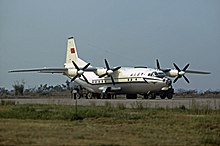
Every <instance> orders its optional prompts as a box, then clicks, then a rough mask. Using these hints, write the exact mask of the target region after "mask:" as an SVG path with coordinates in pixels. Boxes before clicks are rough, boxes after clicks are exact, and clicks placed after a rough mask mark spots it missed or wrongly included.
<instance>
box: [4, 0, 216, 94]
mask: <svg viewBox="0 0 220 146" xmlns="http://www.w3.org/2000/svg"><path fill="white" fill-rule="evenodd" d="M70 36H74V37H75V38H76V43H77V49H78V55H79V56H80V57H81V58H83V59H84V60H86V61H88V62H90V63H91V64H92V65H93V66H104V59H105V58H106V59H108V61H109V63H110V65H111V66H117V65H120V66H137V65H138V66H140V65H142V66H148V67H155V60H156V59H157V58H158V59H159V60H160V63H161V66H162V67H164V68H173V62H175V63H176V64H177V65H178V66H179V67H180V68H183V67H184V66H185V65H186V64H187V63H190V67H189V69H195V70H205V71H210V72H211V73H212V74H211V75H192V74H187V75H186V76H187V78H188V79H189V80H190V82H191V83H190V84H187V83H186V82H185V81H184V80H183V79H180V80H178V81H177V83H175V84H174V88H175V89H179V88H183V89H198V90H207V89H212V90H216V89H220V78H219V74H220V66H219V64H220V1H219V0H62V1H58V0H37V1H35V0H19V1H14V0H0V87H5V88H7V89H12V85H13V84H14V81H16V80H18V81H21V80H24V81H25V82H26V84H25V87H26V88H28V87H35V86H39V85H40V84H48V85H57V84H62V83H64V82H65V81H66V80H67V77H65V76H62V75H59V74H58V75H56V74H53V75H52V74H38V73H11V74H9V73H8V70H11V69H19V68H33V67H45V66H46V67H62V66H63V63H64V61H65V53H66V41H67V38H68V37H70Z"/></svg>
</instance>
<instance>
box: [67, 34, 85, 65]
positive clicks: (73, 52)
mask: <svg viewBox="0 0 220 146" xmlns="http://www.w3.org/2000/svg"><path fill="white" fill-rule="evenodd" d="M72 61H74V62H75V63H76V64H77V65H78V66H85V65H86V64H87V63H86V62H85V61H83V60H82V59H80V58H79V57H78V54H77V49H76V44H75V40H74V38H73V37H70V38H68V41H67V50H66V63H65V64H64V66H73V63H72Z"/></svg>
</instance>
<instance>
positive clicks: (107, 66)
mask: <svg viewBox="0 0 220 146" xmlns="http://www.w3.org/2000/svg"><path fill="white" fill-rule="evenodd" d="M105 66H106V68H107V70H110V67H109V65H108V62H107V60H106V59H105Z"/></svg>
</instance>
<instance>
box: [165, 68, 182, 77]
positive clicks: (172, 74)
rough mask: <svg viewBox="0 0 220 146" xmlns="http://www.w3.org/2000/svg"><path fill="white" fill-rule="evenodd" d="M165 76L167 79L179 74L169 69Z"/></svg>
mask: <svg viewBox="0 0 220 146" xmlns="http://www.w3.org/2000/svg"><path fill="white" fill-rule="evenodd" d="M165 74H166V75H167V76H169V77H177V76H178V75H179V72H178V70H176V69H171V70H170V71H169V72H166V73H165Z"/></svg>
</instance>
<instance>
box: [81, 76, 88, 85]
mask: <svg viewBox="0 0 220 146" xmlns="http://www.w3.org/2000/svg"><path fill="white" fill-rule="evenodd" d="M82 76H83V78H84V79H85V81H86V82H87V83H89V81H88V80H87V78H86V77H85V76H84V75H83V74H82Z"/></svg>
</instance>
